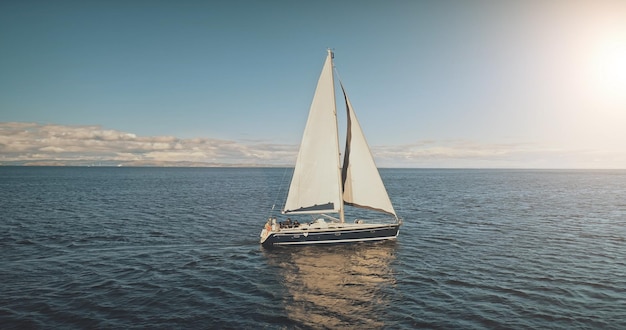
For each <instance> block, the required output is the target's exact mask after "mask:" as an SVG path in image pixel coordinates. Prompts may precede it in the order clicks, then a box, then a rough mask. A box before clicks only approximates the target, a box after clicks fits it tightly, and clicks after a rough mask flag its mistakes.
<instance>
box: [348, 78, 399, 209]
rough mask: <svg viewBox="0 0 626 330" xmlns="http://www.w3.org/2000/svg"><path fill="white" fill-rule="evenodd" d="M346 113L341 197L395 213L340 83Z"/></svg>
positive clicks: (354, 202) (370, 207) (355, 203)
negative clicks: (346, 126)
mask: <svg viewBox="0 0 626 330" xmlns="http://www.w3.org/2000/svg"><path fill="white" fill-rule="evenodd" d="M341 89H342V90H343V94H344V98H345V100H346V107H347V112H348V132H347V135H348V136H347V140H346V150H345V155H344V157H345V158H344V164H343V174H342V176H343V178H344V183H343V200H344V202H345V204H346V205H351V206H356V207H361V208H367V209H372V210H377V211H381V212H386V213H389V214H392V215H394V216H395V215H396V212H395V210H394V209H393V206H392V205H391V200H390V199H389V195H388V194H387V190H386V189H385V185H384V184H383V180H382V179H381V178H380V174H379V173H378V168H377V167H376V164H375V163H374V158H373V157H372V153H371V151H370V148H369V146H368V144H367V141H366V140H365V135H364V134H363V130H361V125H360V124H359V121H358V120H357V118H356V114H355V113H354V110H353V109H352V104H350V100H349V99H348V95H347V94H346V91H345V89H344V88H343V85H341Z"/></svg>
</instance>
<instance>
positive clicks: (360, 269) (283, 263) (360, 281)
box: [265, 241, 396, 329]
mask: <svg viewBox="0 0 626 330" xmlns="http://www.w3.org/2000/svg"><path fill="white" fill-rule="evenodd" d="M395 248H396V243H395V241H388V242H379V243H373V244H372V243H369V244H351V245H338V246H306V247H301V248H289V249H284V250H283V249H278V250H271V251H267V252H265V253H266V257H267V258H268V261H269V262H270V263H271V264H273V265H275V266H278V267H279V270H280V273H279V276H281V281H282V284H283V286H284V288H285V291H286V293H287V294H286V295H285V296H284V298H283V303H284V307H285V312H286V314H287V316H288V317H289V319H290V320H291V321H293V322H295V323H296V324H299V325H302V326H306V327H312V328H333V329H337V328H356V327H364V328H368V329H371V328H381V327H384V326H385V324H384V323H383V321H382V320H383V319H384V314H385V311H386V309H387V308H388V307H389V301H388V297H389V292H390V287H392V286H393V285H394V284H395V276H394V273H393V270H392V269H391V266H390V264H391V262H392V261H393V259H394V258H395Z"/></svg>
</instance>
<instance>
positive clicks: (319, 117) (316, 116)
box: [283, 50, 343, 213]
mask: <svg viewBox="0 0 626 330" xmlns="http://www.w3.org/2000/svg"><path fill="white" fill-rule="evenodd" d="M337 132H338V131H337V109H336V106H335V83H334V79H333V63H332V53H331V52H330V50H329V52H328V57H327V58H326V62H325V63H324V67H323V68H322V73H321V74H320V78H319V81H318V82H317V88H316V89H315V95H314V96H313V102H312V103H311V109H310V110H309V118H308V119H307V124H306V127H305V129H304V134H303V136H302V142H301V144H300V151H299V153H298V158H297V160H296V167H295V169H294V173H293V177H292V179H291V185H290V186H289V194H288V195H287V200H286V202H285V206H284V210H283V213H325V212H339V211H340V210H341V209H342V208H343V205H342V200H341V177H340V164H339V140H338V136H337V135H338V133H337Z"/></svg>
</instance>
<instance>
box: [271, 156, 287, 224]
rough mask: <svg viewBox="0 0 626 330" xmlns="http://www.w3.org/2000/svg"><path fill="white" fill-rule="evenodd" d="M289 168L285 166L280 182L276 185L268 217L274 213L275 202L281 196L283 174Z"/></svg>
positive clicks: (285, 173)
mask: <svg viewBox="0 0 626 330" xmlns="http://www.w3.org/2000/svg"><path fill="white" fill-rule="evenodd" d="M288 170H289V168H288V167H285V170H284V171H283V177H282V178H281V179H280V184H279V185H278V190H277V191H276V196H275V197H274V202H273V203H272V209H271V210H270V215H269V216H270V217H271V216H273V213H274V208H275V207H276V202H277V201H278V199H279V198H280V196H281V193H282V190H283V185H284V182H285V176H287V171H288Z"/></svg>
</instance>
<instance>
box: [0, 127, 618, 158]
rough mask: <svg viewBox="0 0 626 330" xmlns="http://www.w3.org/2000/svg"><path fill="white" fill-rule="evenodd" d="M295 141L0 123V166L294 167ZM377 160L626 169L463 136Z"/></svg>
mask: <svg viewBox="0 0 626 330" xmlns="http://www.w3.org/2000/svg"><path fill="white" fill-rule="evenodd" d="M297 149H298V146H297V143H294V144H279V143H269V142H264V141H247V142H242V141H231V140H223V139H212V138H191V139H181V138H177V137H173V136H137V135H136V134H133V133H129V132H122V131H117V130H112V129H103V128H102V127H100V126H68V125H55V124H38V123H22V122H0V165H59V166H64V165H75V166H89V165H107V166H293V164H294V162H295V159H296V155H297ZM372 153H373V154H374V157H375V159H376V162H377V164H378V166H380V167H434V168H440V167H450V168H626V152H625V151H615V150H613V151H606V150H604V151H603V150H566V149H559V148H554V147H552V148H551V147H546V146H541V145H537V144H532V143H501V144H484V143H477V142H472V141H465V140H447V141H429V140H423V141H417V142H414V143H410V144H404V145H393V146H373V147H372Z"/></svg>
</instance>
